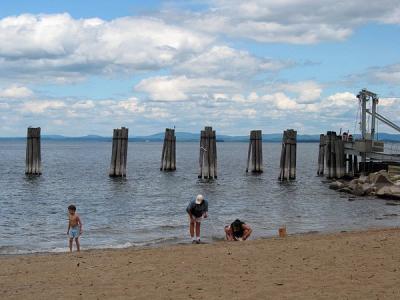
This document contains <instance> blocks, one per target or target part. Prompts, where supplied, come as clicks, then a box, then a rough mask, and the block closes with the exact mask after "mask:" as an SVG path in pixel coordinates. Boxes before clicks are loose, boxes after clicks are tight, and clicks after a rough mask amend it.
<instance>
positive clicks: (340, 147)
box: [325, 131, 346, 178]
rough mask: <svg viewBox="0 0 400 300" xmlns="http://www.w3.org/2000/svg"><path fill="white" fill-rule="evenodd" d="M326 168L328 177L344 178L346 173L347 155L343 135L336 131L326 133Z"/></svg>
mask: <svg viewBox="0 0 400 300" xmlns="http://www.w3.org/2000/svg"><path fill="white" fill-rule="evenodd" d="M326 136H327V138H326V149H325V169H326V170H327V174H326V175H327V177H328V178H342V177H343V176H344V175H345V174H346V157H345V154H344V142H343V140H342V136H340V135H336V132H334V131H328V132H327V133H326Z"/></svg>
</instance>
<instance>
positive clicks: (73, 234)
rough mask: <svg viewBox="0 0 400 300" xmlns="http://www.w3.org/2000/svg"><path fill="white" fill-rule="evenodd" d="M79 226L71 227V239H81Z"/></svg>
mask: <svg viewBox="0 0 400 300" xmlns="http://www.w3.org/2000/svg"><path fill="white" fill-rule="evenodd" d="M79 231H80V230H79V226H75V227H71V228H70V230H69V237H70V238H71V239H75V238H78V237H79Z"/></svg>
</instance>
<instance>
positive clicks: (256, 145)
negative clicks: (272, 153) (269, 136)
mask: <svg viewBox="0 0 400 300" xmlns="http://www.w3.org/2000/svg"><path fill="white" fill-rule="evenodd" d="M250 161H251V172H253V173H262V172H263V153H262V131H261V130H252V131H251V132H250V142H249V152H248V155H247V168H246V172H248V171H249V167H250Z"/></svg>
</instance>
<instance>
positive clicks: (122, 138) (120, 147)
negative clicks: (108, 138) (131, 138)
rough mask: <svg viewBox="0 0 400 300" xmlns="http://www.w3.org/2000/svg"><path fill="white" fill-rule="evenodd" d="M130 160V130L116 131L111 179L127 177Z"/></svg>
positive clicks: (123, 128)
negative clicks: (127, 164)
mask: <svg viewBox="0 0 400 300" xmlns="http://www.w3.org/2000/svg"><path fill="white" fill-rule="evenodd" d="M127 158H128V128H125V127H122V128H121V129H114V132H113V141H112V153H111V164H110V172H109V175H110V177H126V162H127Z"/></svg>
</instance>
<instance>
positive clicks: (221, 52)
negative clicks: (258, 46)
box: [173, 46, 293, 78]
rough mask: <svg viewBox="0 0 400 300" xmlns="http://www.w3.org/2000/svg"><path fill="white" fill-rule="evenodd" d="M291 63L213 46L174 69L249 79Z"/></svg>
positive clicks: (179, 71)
mask: <svg viewBox="0 0 400 300" xmlns="http://www.w3.org/2000/svg"><path fill="white" fill-rule="evenodd" d="M292 65H293V63H292V62H290V61H279V60H272V59H266V58H259V57H255V56H252V55H251V54H250V53H249V52H247V51H242V50H236V49H233V48H231V47H228V46H213V47H212V48H211V49H209V50H208V51H206V52H202V53H200V54H198V55H196V56H194V57H192V58H190V59H188V60H186V61H184V62H182V63H181V64H178V65H176V66H175V67H174V68H173V72H174V73H176V74H186V75H187V74H189V75H191V76H199V77H204V76H210V77H217V78H247V77H249V76H254V75H256V74H259V73H262V72H266V71H269V72H274V71H279V70H281V69H283V68H287V67H290V66H292Z"/></svg>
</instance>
